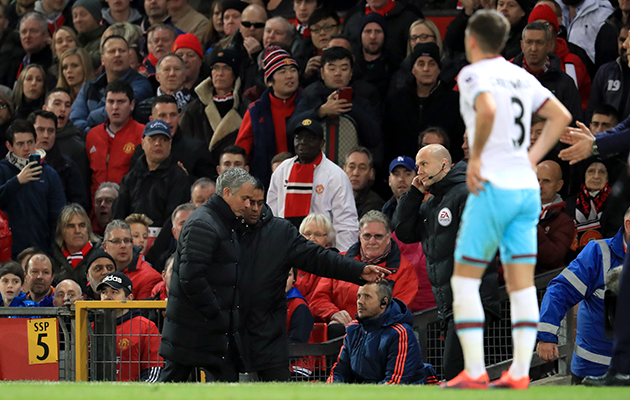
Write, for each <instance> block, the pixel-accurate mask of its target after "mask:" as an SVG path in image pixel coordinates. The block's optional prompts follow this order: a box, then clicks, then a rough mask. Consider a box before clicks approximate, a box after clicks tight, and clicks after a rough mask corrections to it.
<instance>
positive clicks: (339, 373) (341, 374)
mask: <svg viewBox="0 0 630 400" xmlns="http://www.w3.org/2000/svg"><path fill="white" fill-rule="evenodd" d="M357 327H358V323H357V322H356V321H353V322H351V323H350V324H348V326H347V327H346V336H345V337H344V338H343V346H341V350H339V357H338V358H337V362H336V363H335V365H333V367H332V370H331V371H330V376H329V377H328V380H326V383H344V382H348V383H350V382H352V381H353V378H352V365H351V364H350V345H351V344H352V338H353V337H354V334H353V333H354V331H356V329H357Z"/></svg>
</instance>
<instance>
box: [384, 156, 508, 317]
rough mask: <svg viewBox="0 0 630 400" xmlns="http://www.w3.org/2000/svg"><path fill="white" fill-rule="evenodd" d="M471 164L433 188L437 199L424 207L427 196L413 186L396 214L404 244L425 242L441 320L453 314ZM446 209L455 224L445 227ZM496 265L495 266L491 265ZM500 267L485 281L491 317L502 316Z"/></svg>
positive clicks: (489, 270) (462, 164)
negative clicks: (442, 221)
mask: <svg viewBox="0 0 630 400" xmlns="http://www.w3.org/2000/svg"><path fill="white" fill-rule="evenodd" d="M466 168H467V164H466V163H465V162H463V161H460V162H459V163H457V164H455V166H454V167H453V168H452V169H451V170H450V171H449V172H448V174H447V175H446V176H445V177H444V178H443V179H442V180H441V181H439V182H436V183H434V184H433V185H431V187H430V191H431V194H433V196H432V197H431V198H430V199H429V200H427V202H426V203H424V204H422V200H423V198H424V194H423V193H420V191H419V190H418V189H417V188H416V187H415V186H411V188H410V189H409V191H408V192H407V193H405V194H403V195H402V196H400V200H399V202H398V207H397V208H396V212H395V213H394V226H395V231H396V236H397V237H398V239H399V240H400V241H402V242H403V243H417V242H422V250H424V254H425V255H426V257H427V274H428V276H429V281H430V282H431V287H432V288H433V296H434V297H435V302H436V304H437V307H438V315H439V316H440V318H442V319H444V320H447V319H449V318H451V317H452V314H453V292H452V290H451V276H452V275H453V268H454V265H455V259H454V253H455V239H456V238H457V231H458V230H459V224H460V222H461V217H462V213H463V211H464V206H465V205H466V199H467V197H468V188H467V187H466ZM444 208H448V209H449V210H450V211H451V221H450V223H449V224H448V225H446V226H444V225H442V224H440V223H439V222H438V219H439V215H438V214H439V213H440V211H441V210H443V209H444ZM491 265H492V264H491ZM497 277H498V275H497V270H496V264H495V265H494V269H492V268H491V267H490V266H489V267H488V268H487V269H486V272H485V274H484V276H483V278H482V282H481V289H480V292H481V301H482V303H483V306H484V309H485V310H486V312H487V313H488V312H489V314H490V315H494V316H498V315H499V311H500V308H499V298H498V289H499V282H498V279H497Z"/></svg>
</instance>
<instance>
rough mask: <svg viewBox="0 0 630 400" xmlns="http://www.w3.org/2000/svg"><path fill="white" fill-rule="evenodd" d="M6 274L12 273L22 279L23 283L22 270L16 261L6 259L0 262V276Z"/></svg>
mask: <svg viewBox="0 0 630 400" xmlns="http://www.w3.org/2000/svg"><path fill="white" fill-rule="evenodd" d="M7 274H13V275H15V276H17V277H18V278H20V280H21V281H22V284H24V270H23V269H22V266H21V265H20V264H18V263H17V262H16V261H7V262H5V263H4V264H2V267H0V278H2V277H3V276H5V275H7Z"/></svg>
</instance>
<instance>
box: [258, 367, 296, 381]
mask: <svg viewBox="0 0 630 400" xmlns="http://www.w3.org/2000/svg"><path fill="white" fill-rule="evenodd" d="M290 377H291V371H289V366H288V365H283V366H281V367H275V368H268V369H263V370H261V371H258V380H259V381H260V382H288V381H289V378H290Z"/></svg>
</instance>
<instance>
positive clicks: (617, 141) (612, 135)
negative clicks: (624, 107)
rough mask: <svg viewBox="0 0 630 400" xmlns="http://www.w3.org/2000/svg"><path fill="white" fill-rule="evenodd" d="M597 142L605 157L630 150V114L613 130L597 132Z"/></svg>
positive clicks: (600, 152) (601, 154) (600, 151)
mask: <svg viewBox="0 0 630 400" xmlns="http://www.w3.org/2000/svg"><path fill="white" fill-rule="evenodd" d="M595 144H597V149H598V150H599V155H600V156H601V157H604V158H605V157H612V156H615V155H617V154H621V153H624V152H626V151H628V150H630V115H629V116H628V117H627V118H626V119H624V120H623V121H621V122H620V123H619V124H618V125H617V126H615V127H614V128H612V129H611V130H609V131H606V132H602V133H599V134H597V137H596V139H595Z"/></svg>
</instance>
